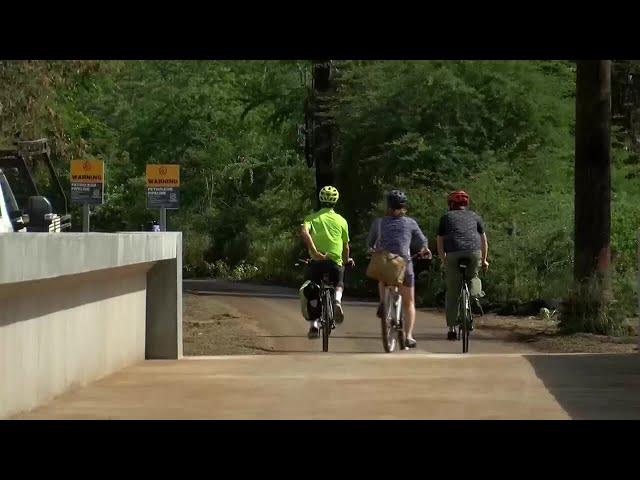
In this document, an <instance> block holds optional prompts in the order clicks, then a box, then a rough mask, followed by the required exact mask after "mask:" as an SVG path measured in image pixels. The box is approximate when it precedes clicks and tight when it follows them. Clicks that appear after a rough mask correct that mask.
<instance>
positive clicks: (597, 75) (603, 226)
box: [574, 60, 611, 284]
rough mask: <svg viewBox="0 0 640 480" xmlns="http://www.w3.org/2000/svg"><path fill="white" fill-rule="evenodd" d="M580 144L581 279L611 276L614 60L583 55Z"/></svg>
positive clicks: (577, 160) (577, 217)
mask: <svg viewBox="0 0 640 480" xmlns="http://www.w3.org/2000/svg"><path fill="white" fill-rule="evenodd" d="M577 63H578V68H577V78H576V144H575V237H574V238H575V244H574V245H575V253H574V256H575V264H574V279H575V281H576V284H581V283H583V282H585V281H586V280H590V279H593V278H596V277H600V278H601V279H603V280H605V282H606V279H607V273H608V270H609V262H610V255H611V254H610V249H609V241H610V233H611V157H610V138H609V137H610V118H611V61H610V60H584V61H578V62H577Z"/></svg>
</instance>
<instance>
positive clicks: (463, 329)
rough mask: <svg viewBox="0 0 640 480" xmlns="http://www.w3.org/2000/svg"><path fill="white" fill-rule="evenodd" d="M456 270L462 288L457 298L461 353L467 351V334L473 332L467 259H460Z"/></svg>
mask: <svg viewBox="0 0 640 480" xmlns="http://www.w3.org/2000/svg"><path fill="white" fill-rule="evenodd" d="M458 268H459V269H460V272H461V273H462V286H461V287H460V295H459V296H458V315H457V318H458V340H462V353H467V352H468V351H469V334H470V333H471V331H472V330H473V312H472V311H471V294H470V293H469V284H468V281H467V269H468V268H469V259H466V258H462V259H460V261H459V262H458Z"/></svg>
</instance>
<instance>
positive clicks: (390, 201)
mask: <svg viewBox="0 0 640 480" xmlns="http://www.w3.org/2000/svg"><path fill="white" fill-rule="evenodd" d="M387 206H388V207H389V208H394V209H399V208H404V207H406V206H407V196H406V195H405V194H404V192H402V191H400V190H391V191H390V192H389V193H388V194H387Z"/></svg>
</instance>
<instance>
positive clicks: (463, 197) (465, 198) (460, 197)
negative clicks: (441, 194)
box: [447, 190, 469, 207]
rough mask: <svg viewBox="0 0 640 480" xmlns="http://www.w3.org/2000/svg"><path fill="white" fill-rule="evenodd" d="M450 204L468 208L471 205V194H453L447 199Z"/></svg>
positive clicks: (458, 191) (463, 192) (461, 191)
mask: <svg viewBox="0 0 640 480" xmlns="http://www.w3.org/2000/svg"><path fill="white" fill-rule="evenodd" d="M447 202H448V203H453V204H455V205H462V206H465V207H466V206H467V205H469V194H468V193H467V192H465V191H464V190H456V191H455V192H451V193H450V194H449V196H448V197H447Z"/></svg>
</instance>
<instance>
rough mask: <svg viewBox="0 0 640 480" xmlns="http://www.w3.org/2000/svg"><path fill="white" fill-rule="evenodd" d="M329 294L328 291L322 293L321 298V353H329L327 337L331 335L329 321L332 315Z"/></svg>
mask: <svg viewBox="0 0 640 480" xmlns="http://www.w3.org/2000/svg"><path fill="white" fill-rule="evenodd" d="M331 308H332V305H331V292H330V291H329V290H325V291H324V295H323V296H322V351H323V352H328V351H329V335H330V334H331V320H332V318H333V315H332V314H331Z"/></svg>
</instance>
